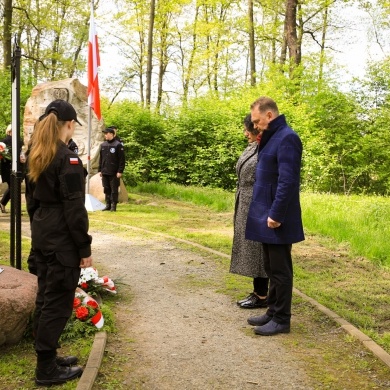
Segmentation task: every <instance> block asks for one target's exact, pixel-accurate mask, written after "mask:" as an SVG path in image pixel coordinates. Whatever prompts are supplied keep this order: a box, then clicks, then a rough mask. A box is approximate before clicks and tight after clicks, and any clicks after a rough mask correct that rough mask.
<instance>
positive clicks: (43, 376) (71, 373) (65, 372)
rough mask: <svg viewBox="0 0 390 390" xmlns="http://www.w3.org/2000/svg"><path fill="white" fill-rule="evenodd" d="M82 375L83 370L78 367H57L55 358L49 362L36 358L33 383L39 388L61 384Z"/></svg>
mask: <svg viewBox="0 0 390 390" xmlns="http://www.w3.org/2000/svg"><path fill="white" fill-rule="evenodd" d="M82 373H83V369H82V367H80V366H74V367H63V366H59V365H58V364H57V363H56V357H53V358H51V359H49V360H42V359H39V357H38V363H37V368H36V369H35V383H36V384H37V385H39V386H51V385H56V384H61V383H65V382H67V381H70V380H72V379H75V378H78V377H80V376H81V375H82Z"/></svg>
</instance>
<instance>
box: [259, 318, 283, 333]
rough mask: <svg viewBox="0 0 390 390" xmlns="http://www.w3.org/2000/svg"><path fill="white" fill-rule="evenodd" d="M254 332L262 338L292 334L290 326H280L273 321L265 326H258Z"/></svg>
mask: <svg viewBox="0 0 390 390" xmlns="http://www.w3.org/2000/svg"><path fill="white" fill-rule="evenodd" d="M254 332H255V333H256V334H259V335H261V336H273V335H275V334H278V333H290V324H278V323H277V322H275V321H273V320H271V321H269V322H268V323H266V324H265V325H263V326H256V327H255V328H254Z"/></svg>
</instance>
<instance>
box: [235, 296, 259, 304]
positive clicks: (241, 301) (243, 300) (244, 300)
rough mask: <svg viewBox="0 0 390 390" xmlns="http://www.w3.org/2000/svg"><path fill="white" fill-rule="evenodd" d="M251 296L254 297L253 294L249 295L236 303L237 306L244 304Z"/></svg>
mask: <svg viewBox="0 0 390 390" xmlns="http://www.w3.org/2000/svg"><path fill="white" fill-rule="evenodd" d="M253 295H255V293H250V294H249V295H248V296H247V297H246V298H244V299H241V300H239V301H237V305H238V306H240V305H241V303H244V302H246V301H247V300H248V299H250V298H252V296H253Z"/></svg>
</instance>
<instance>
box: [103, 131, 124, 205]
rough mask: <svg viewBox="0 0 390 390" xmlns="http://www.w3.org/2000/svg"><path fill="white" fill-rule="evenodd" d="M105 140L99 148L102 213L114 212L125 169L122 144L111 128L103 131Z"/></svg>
mask: <svg viewBox="0 0 390 390" xmlns="http://www.w3.org/2000/svg"><path fill="white" fill-rule="evenodd" d="M103 133H104V138H105V139H106V140H105V141H104V142H103V143H102V144H101V146H100V159H99V174H100V176H101V177H102V184H103V190H104V195H105V200H106V207H105V208H104V209H103V211H106V210H111V211H116V205H117V203H118V191H119V185H120V178H121V177H122V174H123V171H124V169H125V151H124V148H123V144H122V143H121V142H120V141H118V139H117V138H116V131H115V129H113V128H112V127H107V128H106V129H105V130H103Z"/></svg>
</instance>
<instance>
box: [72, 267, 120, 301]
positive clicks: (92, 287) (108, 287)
mask: <svg viewBox="0 0 390 390" xmlns="http://www.w3.org/2000/svg"><path fill="white" fill-rule="evenodd" d="M78 284H79V287H80V288H81V289H83V290H84V291H85V292H87V293H89V294H91V295H97V294H101V293H103V292H109V293H112V294H116V287H115V284H114V282H113V281H112V280H111V279H110V278H109V277H108V276H103V277H101V278H99V274H98V271H97V269H96V268H95V267H88V268H83V269H82V270H81V274H80V279H79V283H78Z"/></svg>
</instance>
